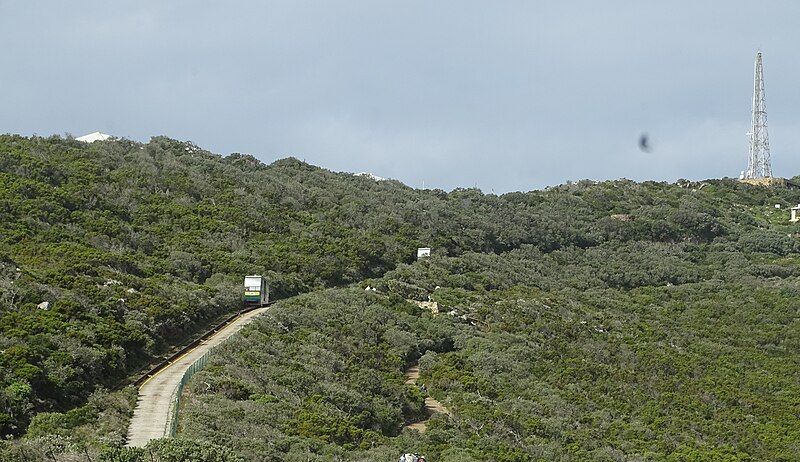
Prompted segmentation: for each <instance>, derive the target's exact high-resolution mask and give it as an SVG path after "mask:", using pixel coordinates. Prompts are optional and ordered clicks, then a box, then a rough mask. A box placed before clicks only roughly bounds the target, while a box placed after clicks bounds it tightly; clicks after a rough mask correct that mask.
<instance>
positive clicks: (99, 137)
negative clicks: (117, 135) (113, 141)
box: [75, 132, 111, 143]
mask: <svg viewBox="0 0 800 462" xmlns="http://www.w3.org/2000/svg"><path fill="white" fill-rule="evenodd" d="M109 138H111V135H106V134H105V133H100V132H94V133H89V134H88V135H83V136H79V137H77V138H75V140H76V141H83V142H84V143H94V142H95V141H105V140H107V139H109Z"/></svg>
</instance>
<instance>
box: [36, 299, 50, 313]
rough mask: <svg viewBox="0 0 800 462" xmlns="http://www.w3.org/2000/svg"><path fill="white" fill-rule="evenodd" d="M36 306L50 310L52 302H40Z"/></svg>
mask: <svg viewBox="0 0 800 462" xmlns="http://www.w3.org/2000/svg"><path fill="white" fill-rule="evenodd" d="M36 308H39V309H40V310H45V311H50V302H47V301H45V302H42V303H39V304H38V305H36Z"/></svg>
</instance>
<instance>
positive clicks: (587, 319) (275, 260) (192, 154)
mask: <svg viewBox="0 0 800 462" xmlns="http://www.w3.org/2000/svg"><path fill="white" fill-rule="evenodd" d="M0 184H1V185H2V187H1V188H0V431H2V432H3V434H8V435H22V434H24V433H26V432H27V436H25V439H24V440H22V441H18V442H15V443H13V444H11V443H7V442H4V443H2V444H0V458H2V459H3V460H31V461H33V460H47V459H48V458H49V459H50V460H54V458H57V457H67V456H66V455H64V456H60V455H59V454H61V455H63V454H71V456H69V457H74V458H78V460H80V459H79V457H81V454H85V455H86V457H93V458H95V459H97V460H108V461H111V460H120V461H122V460H127V461H138V460H141V461H143V460H151V459H153V460H155V458H162V460H172V459H169V457H183V458H184V460H193V459H197V458H200V459H198V460H206V459H207V460H228V459H230V460H326V461H328V460H332V458H333V460H336V458H338V459H340V460H390V459H389V458H390V457H391V458H394V459H396V457H397V456H398V454H400V453H401V452H405V451H413V452H420V453H425V454H427V455H428V460H431V461H433V460H437V461H440V460H452V461H455V460H473V459H474V460H499V461H537V460H587V459H591V460H630V461H639V460H676V461H677V460H719V461H727V460H786V461H789V460H797V459H799V458H800V448H798V443H797V441H800V434H798V430H797V429H798V428H800V425H798V424H799V423H800V422H798V416H800V401H798V400H797V398H796V397H797V396H800V393H798V392H800V390H798V387H799V385H798V383H800V380H798V379H799V378H800V364H798V361H799V359H798V358H799V356H798V351H799V349H800V334H799V333H800V325H798V322H799V321H798V313H797V309H796V305H797V303H796V300H797V297H798V295H800V290H799V289H798V287H800V286H798V261H799V260H798V250H799V249H800V247H798V242H800V241H798V239H797V236H796V234H797V231H796V229H795V228H794V225H791V224H789V223H788V222H787V218H788V217H787V214H788V213H787V212H786V209H787V208H788V207H789V206H791V205H794V204H797V203H800V191H797V190H793V189H789V188H782V187H775V188H764V187H759V186H751V185H744V184H740V183H738V182H736V181H733V180H727V179H726V180H709V181H706V182H702V183H692V182H687V181H683V180H682V181H679V182H678V183H677V184H666V183H654V182H646V183H634V182H630V181H626V180H619V181H608V182H601V183H596V182H590V181H581V182H578V183H574V184H567V185H562V186H559V187H555V188H548V189H546V190H544V191H533V192H527V193H509V194H505V195H502V196H495V195H484V194H482V193H481V192H480V191H478V190H475V189H458V190H454V191H452V192H449V193H446V192H444V191H438V190H424V191H422V190H413V189H410V188H408V187H405V186H404V185H402V184H400V183H398V182H394V181H374V180H371V179H369V178H364V177H357V176H353V175H348V174H338V173H332V172H329V171H326V170H323V169H319V168H316V167H313V166H309V165H307V164H304V163H302V162H300V161H297V160H296V159H285V160H280V161H277V162H275V163H273V164H271V165H263V164H261V163H260V162H258V161H256V160H255V159H254V158H252V157H250V156H247V155H240V154H232V155H230V156H227V157H220V156H217V155H214V154H211V153H208V152H206V151H203V150H202V149H200V148H198V147H197V146H194V145H193V144H191V143H185V142H178V141H174V140H170V139H168V138H154V139H153V140H151V142H150V143H147V144H139V143H134V142H130V141H127V140H116V141H107V142H98V143H93V144H88V145H87V144H83V143H79V142H76V141H73V140H70V139H61V138H58V137H52V138H46V139H45V138H38V137H34V138H24V137H18V136H11V135H6V136H0ZM776 205H777V206H779V207H780V208H776ZM416 247H432V248H433V249H434V256H433V257H431V258H430V259H425V260H423V261H420V262H413V257H414V250H415V249H416ZM246 273H263V274H265V275H267V276H268V277H269V278H270V280H271V281H272V286H273V287H272V288H273V295H274V296H277V297H279V298H287V297H290V296H293V295H297V294H304V295H300V296H298V297H295V298H292V299H286V300H285V301H284V302H281V303H279V304H278V305H276V306H275V307H274V308H273V309H272V310H271V313H270V315H269V316H266V317H264V318H263V319H262V320H260V321H259V322H257V323H256V324H255V325H253V326H252V327H250V328H248V329H246V330H245V331H243V332H242V334H241V335H239V336H238V337H237V338H236V339H234V340H232V341H230V342H228V343H227V344H225V345H224V346H223V347H221V348H219V349H218V350H217V352H216V353H215V356H214V358H213V359H212V361H211V363H209V366H208V367H207V368H206V369H205V370H204V371H203V372H201V373H199V374H197V375H196V376H195V378H194V379H193V380H192V381H191V383H190V385H189V387H188V389H189V394H188V396H187V400H186V401H185V402H186V403H187V405H186V407H185V409H184V410H183V411H182V418H181V428H180V433H179V438H178V439H176V440H173V441H171V442H168V441H164V442H157V443H153V446H152V447H150V448H149V449H142V450H127V449H115V448H119V446H120V445H121V444H122V436H123V435H124V427H125V425H126V424H127V420H126V419H127V417H128V415H129V412H130V403H131V397H132V394H131V393H130V391H122V392H113V393H112V392H108V391H107V389H118V388H119V387H120V385H122V384H124V383H125V382H126V380H127V378H128V377H130V376H131V375H132V374H135V372H136V371H137V370H140V369H141V368H142V367H143V366H144V365H146V364H147V363H148V362H150V361H151V360H152V359H153V358H155V357H158V356H159V355H161V354H163V353H164V352H165V351H167V350H169V349H170V348H171V347H172V346H174V345H176V344H180V343H182V342H183V341H184V340H185V339H186V338H188V337H191V336H192V335H194V334H195V333H196V332H198V331H199V330H201V329H203V328H204V327H206V326H207V325H208V324H209V323H211V322H213V321H214V320H215V319H217V318H219V317H221V316H224V315H226V314H228V313H230V312H232V311H235V310H236V309H238V307H239V303H240V302H239V296H240V283H241V278H242V276H243V275H244V274H246ZM367 286H369V287H371V288H376V289H377V291H372V290H369V291H365V290H364V289H365V288H366V287H367ZM331 287H339V288H336V289H330V288H331ZM409 300H412V301H413V300H417V301H428V300H432V301H435V302H437V303H438V307H439V311H440V314H439V315H437V316H433V315H432V314H431V313H430V312H428V311H424V310H422V309H420V308H419V307H417V306H416V305H415V304H413V303H411V302H409ZM43 302H47V303H43ZM415 362H418V363H419V365H420V368H421V372H422V376H421V378H420V382H422V383H425V384H426V385H427V388H428V390H429V392H430V393H431V394H433V395H434V396H435V397H436V398H437V399H438V400H439V401H441V402H442V403H444V404H445V405H446V406H447V407H448V408H449V409H450V410H451V411H452V415H451V416H444V415H438V416H435V417H434V418H433V419H432V420H431V422H430V423H429V426H428V431H427V432H426V433H424V434H422V435H418V434H415V433H414V432H410V431H408V430H404V429H403V428H404V425H405V424H406V423H408V422H412V421H415V420H417V419H419V418H421V411H422V408H421V406H422V401H423V398H424V396H423V395H422V393H421V392H420V391H419V390H417V389H415V388H413V387H409V386H406V385H404V383H403V370H404V368H405V367H407V366H408V365H409V364H412V363H415ZM196 441H206V442H208V441H213V442H214V445H210V446H207V445H203V444H200V445H198V444H196V443H193V442H196ZM191 447H198V448H200V449H198V451H200V452H197V453H192V452H191V451H190V448H191ZM26 451H27V452H26ZM202 451H205V452H202ZM201 452H202V454H201ZM170 454H172V455H170ZM175 454H178V456H175ZM215 457H216V458H218V459H213V458H215ZM203 458H205V459H203Z"/></svg>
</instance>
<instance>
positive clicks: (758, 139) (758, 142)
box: [744, 50, 772, 179]
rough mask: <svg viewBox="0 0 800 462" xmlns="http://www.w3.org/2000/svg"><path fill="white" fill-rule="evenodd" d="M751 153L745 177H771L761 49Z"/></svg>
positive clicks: (757, 71)
mask: <svg viewBox="0 0 800 462" xmlns="http://www.w3.org/2000/svg"><path fill="white" fill-rule="evenodd" d="M747 136H749V137H750V155H749V157H748V159H747V170H746V171H745V172H744V178H746V179H750V178H770V177H772V166H771V165H770V161H769V134H768V133H767V106H766V103H765V102H764V71H763V69H762V66H761V50H758V53H756V69H755V75H754V77H753V124H752V126H751V127H750V133H748V134H747Z"/></svg>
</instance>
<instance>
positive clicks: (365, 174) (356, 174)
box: [353, 172, 386, 181]
mask: <svg viewBox="0 0 800 462" xmlns="http://www.w3.org/2000/svg"><path fill="white" fill-rule="evenodd" d="M353 175H354V176H364V177H367V178H369V179H370V180H374V181H386V178H382V177H379V176H377V175H373V174H371V173H369V172H361V173H354V174H353Z"/></svg>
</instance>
